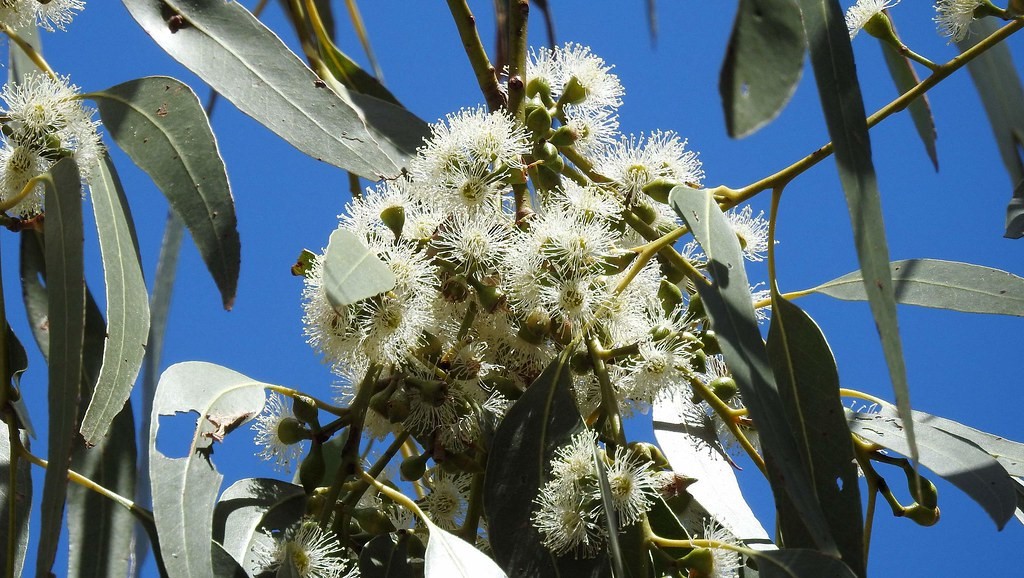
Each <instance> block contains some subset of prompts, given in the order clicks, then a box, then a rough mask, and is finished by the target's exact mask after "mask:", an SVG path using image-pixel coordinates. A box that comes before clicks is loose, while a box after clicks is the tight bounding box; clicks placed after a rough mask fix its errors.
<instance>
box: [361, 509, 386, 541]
mask: <svg viewBox="0 0 1024 578" xmlns="http://www.w3.org/2000/svg"><path fill="white" fill-rule="evenodd" d="M352 518H353V519H354V520H355V521H356V522H359V527H360V528H361V529H362V530H363V532H366V533H367V534H373V535H374V536H379V535H381V534H386V533H388V532H393V531H394V530H395V525H394V524H392V523H391V519H390V518H388V517H387V516H386V515H384V512H381V511H380V510H378V509H377V508H356V509H355V510H353V511H352Z"/></svg>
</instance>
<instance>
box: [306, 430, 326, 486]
mask: <svg viewBox="0 0 1024 578" xmlns="http://www.w3.org/2000/svg"><path fill="white" fill-rule="evenodd" d="M326 471H327V466H326V464H325V463H324V452H323V447H322V446H321V445H320V444H318V443H315V442H314V443H313V445H312V446H311V447H310V448H309V454H308V455H307V456H306V459H304V460H302V465H301V466H299V483H301V484H302V489H303V490H305V492H306V494H307V495H308V494H312V493H313V490H314V489H316V487H317V486H319V485H320V482H322V481H323V479H324V472H326Z"/></svg>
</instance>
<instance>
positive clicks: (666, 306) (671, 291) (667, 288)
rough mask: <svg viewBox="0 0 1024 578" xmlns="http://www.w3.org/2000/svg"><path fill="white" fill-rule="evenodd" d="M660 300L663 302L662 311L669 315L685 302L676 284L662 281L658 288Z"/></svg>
mask: <svg viewBox="0 0 1024 578" xmlns="http://www.w3.org/2000/svg"><path fill="white" fill-rule="evenodd" d="M658 299H659V300H661V310H662V311H664V312H665V315H669V314H670V313H672V311H674V310H675V308H676V307H678V306H679V304H680V303H682V302H683V292H682V290H680V289H679V286H678V285H676V284H675V283H669V282H668V281H666V280H665V279H662V280H661V284H660V285H659V286H658Z"/></svg>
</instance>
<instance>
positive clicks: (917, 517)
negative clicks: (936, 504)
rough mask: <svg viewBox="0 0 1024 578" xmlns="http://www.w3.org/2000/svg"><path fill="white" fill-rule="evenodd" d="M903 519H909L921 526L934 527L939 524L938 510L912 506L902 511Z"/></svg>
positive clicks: (918, 505) (919, 505) (917, 505)
mask: <svg viewBox="0 0 1024 578" xmlns="http://www.w3.org/2000/svg"><path fill="white" fill-rule="evenodd" d="M903 517H904V518H908V519H911V520H913V521H915V522H917V523H918V524H919V525H921V526H934V525H935V524H937V523H938V522H939V509H938V508H926V507H924V506H922V505H921V504H914V505H912V506H910V507H908V508H904V509H903Z"/></svg>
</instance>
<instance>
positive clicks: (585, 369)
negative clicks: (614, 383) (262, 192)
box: [569, 351, 594, 375]
mask: <svg viewBox="0 0 1024 578" xmlns="http://www.w3.org/2000/svg"><path fill="white" fill-rule="evenodd" d="M569 368H570V369H572V371H573V373H575V374H576V375H585V374H587V373H590V371H591V370H592V369H594V360H592V359H591V358H590V355H588V354H587V353H584V352H582V351H577V352H576V353H573V354H572V357H570V358H569Z"/></svg>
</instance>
